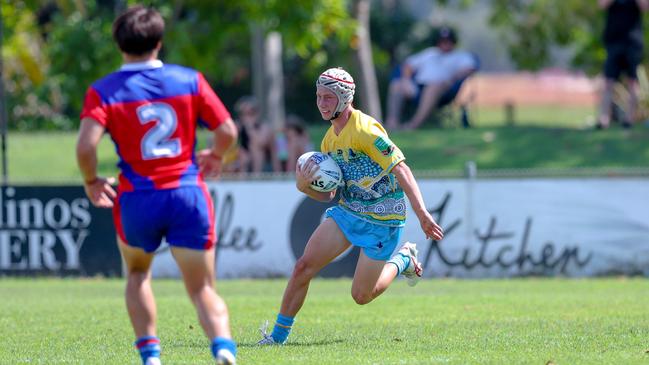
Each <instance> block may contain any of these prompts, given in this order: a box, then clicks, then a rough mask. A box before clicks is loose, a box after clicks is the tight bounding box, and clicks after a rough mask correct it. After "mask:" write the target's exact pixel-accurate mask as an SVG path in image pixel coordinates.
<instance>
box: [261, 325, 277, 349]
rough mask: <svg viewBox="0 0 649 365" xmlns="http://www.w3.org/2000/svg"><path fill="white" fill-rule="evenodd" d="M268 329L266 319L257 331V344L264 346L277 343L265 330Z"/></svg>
mask: <svg viewBox="0 0 649 365" xmlns="http://www.w3.org/2000/svg"><path fill="white" fill-rule="evenodd" d="M267 330H268V321H266V322H265V323H264V324H263V325H262V326H261V327H260V328H259V332H261V340H259V342H257V345H258V346H266V345H279V344H278V343H277V342H275V340H274V339H273V337H272V336H271V335H270V334H269V333H267V332H266V331H267Z"/></svg>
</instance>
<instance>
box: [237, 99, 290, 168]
mask: <svg viewBox="0 0 649 365" xmlns="http://www.w3.org/2000/svg"><path fill="white" fill-rule="evenodd" d="M235 110H236V112H237V115H238V118H239V119H238V120H237V124H238V126H239V134H240V139H239V145H240V146H239V153H238V155H239V156H238V163H239V164H240V165H241V168H240V170H241V171H242V172H246V171H247V172H253V173H259V172H262V171H269V170H271V171H274V172H279V171H281V166H280V163H279V158H278V157H277V146H276V144H275V133H274V132H273V129H272V128H271V126H270V125H268V123H266V122H265V121H263V120H262V119H261V111H260V109H259V103H258V102H257V99H256V98H255V97H253V96H244V97H241V98H240V99H239V100H238V101H237V103H236V105H235Z"/></svg>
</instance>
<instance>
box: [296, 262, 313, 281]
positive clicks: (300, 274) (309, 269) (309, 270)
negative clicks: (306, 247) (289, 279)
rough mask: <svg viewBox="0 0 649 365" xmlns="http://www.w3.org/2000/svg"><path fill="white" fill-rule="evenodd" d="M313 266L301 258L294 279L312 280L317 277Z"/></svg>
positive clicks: (297, 263)
mask: <svg viewBox="0 0 649 365" xmlns="http://www.w3.org/2000/svg"><path fill="white" fill-rule="evenodd" d="M314 271H315V270H314V269H313V266H312V265H311V264H310V263H309V262H308V261H307V260H305V259H304V258H300V259H298V260H297V262H296V263H295V268H294V269H293V277H294V278H296V279H311V278H312V277H313V276H314V275H315V272H314Z"/></svg>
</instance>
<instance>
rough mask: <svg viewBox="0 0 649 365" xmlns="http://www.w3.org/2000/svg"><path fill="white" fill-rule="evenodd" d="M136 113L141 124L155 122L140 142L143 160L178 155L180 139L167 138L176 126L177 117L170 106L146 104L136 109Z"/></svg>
mask: <svg viewBox="0 0 649 365" xmlns="http://www.w3.org/2000/svg"><path fill="white" fill-rule="evenodd" d="M136 112H137V117H138V119H139V120H140V123H141V124H146V123H150V122H155V125H154V126H153V128H151V129H149V131H148V132H146V133H145V134H144V137H142V142H140V150H141V151H142V158H143V159H145V160H152V159H156V158H163V157H176V156H178V155H180V152H181V145H180V139H179V138H169V137H170V136H171V135H172V134H173V133H174V132H175V131H176V127H177V126H178V117H177V116H176V111H175V110H174V108H172V107H171V105H169V104H166V103H152V104H146V105H142V106H140V107H139V108H137V110H136Z"/></svg>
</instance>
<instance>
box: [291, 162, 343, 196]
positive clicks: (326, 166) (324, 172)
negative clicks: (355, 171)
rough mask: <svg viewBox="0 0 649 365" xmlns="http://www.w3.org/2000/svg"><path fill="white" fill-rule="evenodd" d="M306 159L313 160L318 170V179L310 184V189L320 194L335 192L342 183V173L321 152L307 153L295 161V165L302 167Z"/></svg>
mask: <svg viewBox="0 0 649 365" xmlns="http://www.w3.org/2000/svg"><path fill="white" fill-rule="evenodd" d="M308 159H311V160H313V161H314V162H315V163H316V164H317V165H318V167H319V168H320V170H319V171H318V172H317V175H320V178H319V179H317V180H314V181H313V182H311V189H313V190H315V191H321V192H324V193H326V192H329V191H332V190H336V188H337V187H338V186H340V185H341V184H342V182H343V173H342V171H340V167H339V166H338V164H337V163H336V161H334V160H333V159H332V158H331V157H329V155H327V154H325V153H322V152H307V153H305V154H303V155H302V156H300V158H298V159H297V164H298V165H299V166H302V165H303V164H304V163H305V162H306V161H307V160H308Z"/></svg>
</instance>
